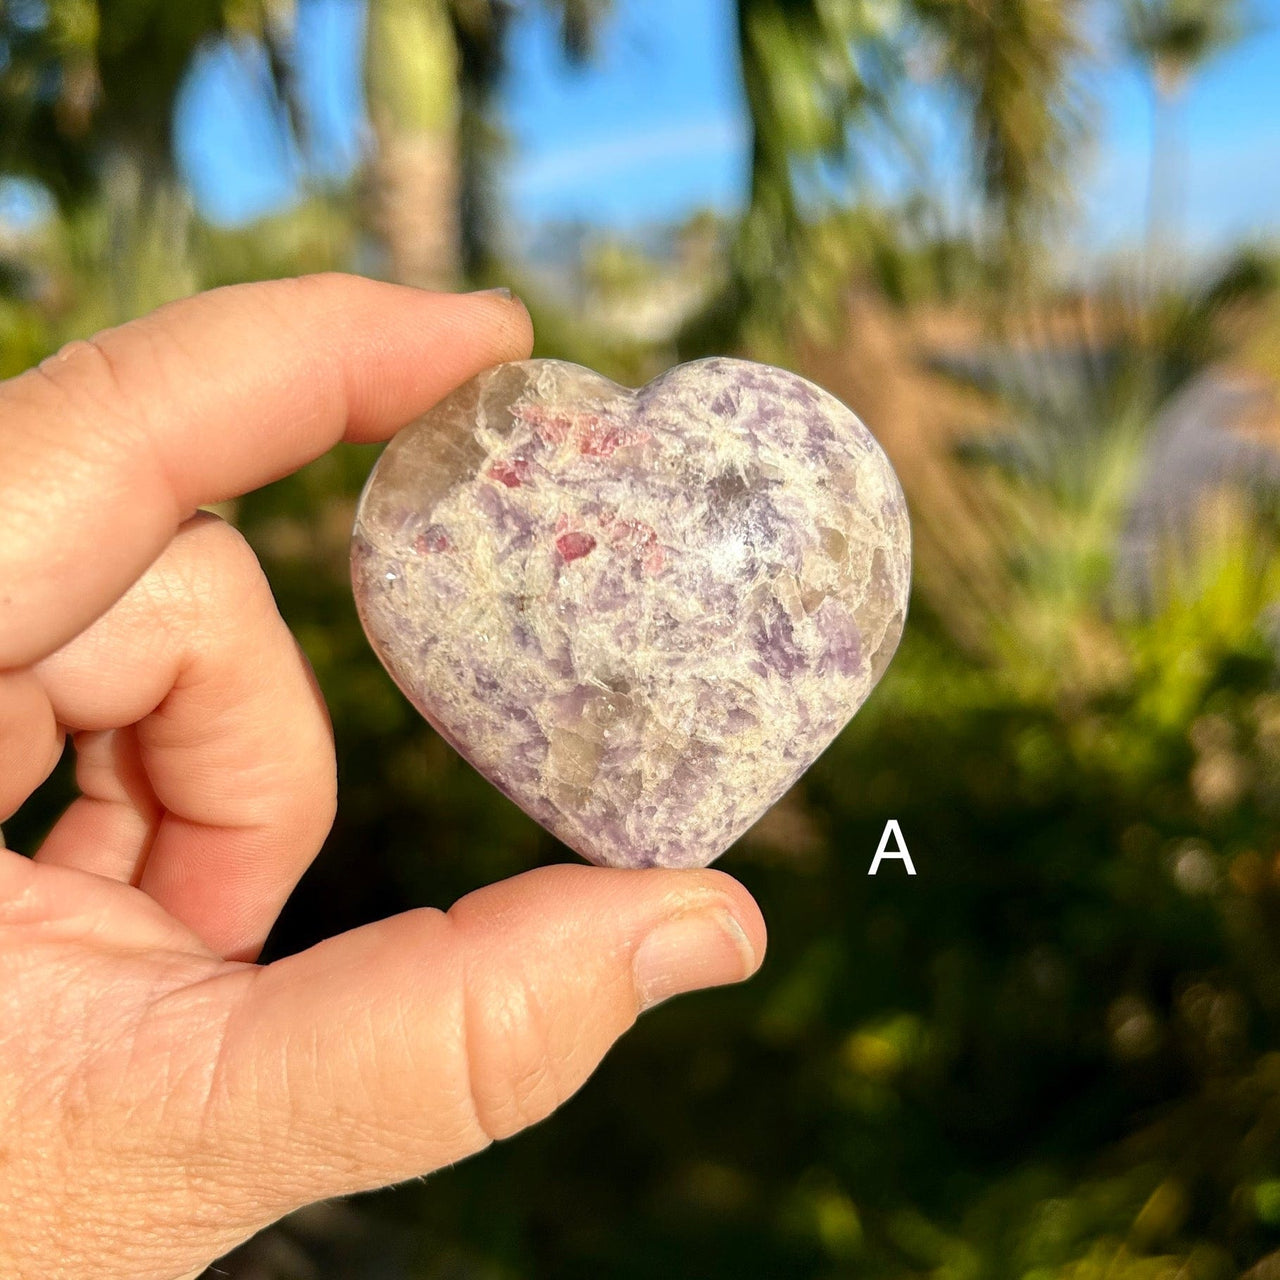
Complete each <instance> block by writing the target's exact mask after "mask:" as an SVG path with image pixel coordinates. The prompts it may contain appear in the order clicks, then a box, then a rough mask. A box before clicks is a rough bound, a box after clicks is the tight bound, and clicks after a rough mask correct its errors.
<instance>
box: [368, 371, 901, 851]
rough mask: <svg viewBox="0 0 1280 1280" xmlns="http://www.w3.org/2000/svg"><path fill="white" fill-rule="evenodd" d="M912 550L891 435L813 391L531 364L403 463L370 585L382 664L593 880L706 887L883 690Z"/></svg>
mask: <svg viewBox="0 0 1280 1280" xmlns="http://www.w3.org/2000/svg"><path fill="white" fill-rule="evenodd" d="M910 540H911V539H910V530H909V526H908V523H907V511H906V504H905V502H904V500H903V496H902V490H901V489H900V488H899V485H898V481H897V477H896V476H895V475H894V473H893V469H892V467H891V466H890V465H889V462H888V459H887V458H886V457H885V456H884V454H883V453H882V452H881V450H880V448H879V446H878V445H877V444H876V442H875V440H874V439H873V438H872V436H871V434H870V433H869V432H868V431H867V429H866V428H865V427H864V426H863V425H862V423H861V422H859V421H858V419H857V418H856V417H855V416H854V415H853V414H852V413H851V412H850V411H849V410H848V409H847V408H845V406H844V405H842V404H841V403H840V402H839V401H838V400H836V399H835V398H834V397H832V396H830V395H828V394H827V393H826V392H825V391H822V390H820V389H819V388H818V387H815V386H814V385H813V384H812V383H809V382H806V381H805V380H804V379H803V378H799V377H797V376H796V375H795V374H792V373H787V372H784V371H783V370H781V369H774V368H770V367H768V366H765V365H759V364H752V363H749V362H747V361H742V360H729V359H719V358H716V359H710V360H700V361H697V362H695V363H693V364H686V365H681V366H679V367H678V368H675V369H672V370H671V371H670V372H668V373H666V374H664V375H663V376H662V377H660V378H657V379H655V380H654V381H653V382H651V383H649V384H648V385H647V386H645V387H643V388H641V389H640V390H639V391H632V390H629V389H628V388H625V387H620V386H618V385H617V384H616V383H613V382H610V381H609V380H608V379H606V378H603V377H601V376H600V375H599V374H596V373H592V372H591V371H590V370H588V369H583V368H581V367H579V366H577V365H572V364H565V363H563V362H562V361H559V360H528V361H523V362H520V363H514V364H506V365H499V366H498V367H496V368H493V369H489V370H488V371H486V372H485V373H482V374H480V375H479V376H478V377H476V378H474V379H473V380H472V381H471V382H469V383H467V384H466V385H465V386H463V387H461V388H460V389H459V390H457V391H456V392H454V393H453V394H452V395H451V396H449V398H448V399H446V400H445V401H443V402H442V403H441V404H439V405H438V406H437V407H436V408H435V409H433V410H432V411H431V412H430V413H428V414H427V415H426V416H425V417H423V418H422V419H420V420H419V421H417V422H415V423H414V424H413V425H411V426H409V427H406V428H405V429H404V430H403V431H402V432H400V434H399V435H397V436H396V438H395V439H394V440H392V442H391V443H390V444H389V445H388V446H387V449H386V451H385V452H384V453H383V455H382V457H381V458H380V460H379V462H378V464H377V466H376V467H375V469H374V472H373V474H372V476H370V478H369V483H368V485H367V486H366V488H365V492H364V496H363V497H362V499H361V502H360V509H359V513H358V516H357V519H356V528H355V534H354V539H353V547H352V571H353V577H354V584H355V595H356V602H357V604H358V606H359V610H360V616H361V619H362V620H363V622H364V627H365V630H366V632H367V633H368V636H369V639H370V640H371V642H372V643H373V646H374V648H375V649H376V650H377V653H378V656H379V657H380V658H381V659H382V661H383V663H384V664H385V665H386V667H387V669H388V671H390V673H391V675H392V676H393V677H394V678H395V681H396V683H397V684H398V685H399V686H400V688H401V689H402V690H403V691H404V692H405V694H406V695H407V696H408V697H409V699H410V700H411V701H412V702H413V704H414V706H415V707H417V708H418V710H419V711H420V712H421V713H422V714H423V715H424V716H425V717H426V718H427V720H429V721H430V722H431V724H432V725H434V726H435V728H436V729H437V730H439V732H440V733H441V734H442V735H443V736H444V737H445V739H447V740H448V741H449V742H450V743H452V744H453V746H454V747H456V748H457V750H458V751H459V752H460V753H461V754H462V755H463V756H464V757H465V758H466V759H467V760H469V761H470V762H471V763H472V764H473V765H475V767H476V768H477V769H479V770H480V772H481V773H483V774H484V775H485V777H487V778H488V779H489V780H490V781H491V782H492V783H494V785H495V786H497V787H499V788H500V789H501V790H502V791H504V792H506V794H507V795H509V796H510V797H511V798H512V799H513V800H514V801H515V802H516V803H517V804H519V805H520V806H521V807H522V808H523V809H524V810H525V811H526V812H527V813H529V814H531V815H532V816H533V817H534V818H536V819H537V820H538V821H539V822H541V823H542V824H543V825H544V826H545V827H547V828H548V830H550V831H551V832H552V833H554V834H555V835H556V836H558V837H559V838H560V839H561V840H563V841H564V843H565V844H567V845H569V846H570V847H571V848H573V849H576V850H577V851H578V852H579V853H580V854H582V855H583V857H585V858H587V859H589V860H590V861H592V862H598V863H604V864H607V865H610V866H622V867H642V866H652V865H658V866H667V867H698V866H705V865H706V864H707V863H709V862H711V861H713V860H714V859H715V858H717V857H719V855H720V854H721V853H723V852H724V850H725V849H726V848H728V846H729V845H730V844H732V842H733V841H734V840H736V839H737V838H738V836H740V835H741V834H742V833H743V832H744V831H745V830H746V829H747V828H748V827H749V826H750V825H751V824H752V823H753V822H755V820H756V819H757V818H759V817H760V816H761V814H763V813H764V811H765V810H766V809H767V808H768V807H769V806H770V805H771V804H773V803H774V801H776V800H777V799H778V798H779V797H780V796H781V795H782V794H783V792H785V791H786V790H787V788H788V787H790V786H791V784H792V783H793V782H795V780H796V779H797V778H798V777H799V776H800V775H801V774H802V773H803V772H804V770H805V769H807V768H808V767H809V765H810V764H812V763H813V761H814V759H815V757H817V755H818V754H819V753H820V752H821V751H822V750H823V748H825V747H826V746H827V744H828V743H829V742H830V741H831V739H832V738H833V737H834V736H835V735H836V734H837V733H838V732H839V731H840V729H841V728H842V727H843V726H844V725H845V723H846V722H847V721H848V720H849V718H850V717H851V716H852V715H853V714H854V712H855V711H857V710H858V708H859V707H860V706H861V705H862V703H863V701H864V700H865V699H866V697H867V695H868V694H869V693H870V692H871V690H872V688H873V687H874V685H875V684H876V682H877V681H878V680H879V679H880V676H881V675H882V674H883V672H884V669H885V667H886V666H887V665H888V663H889V659H890V658H891V657H892V656H893V651H894V649H895V648H896V646H897V643H898V640H899V637H900V636H901V634H902V626H903V621H904V618H905V614H906V607H907V591H908V586H909V581H910V574H911V567H910V566H911V550H910Z"/></svg>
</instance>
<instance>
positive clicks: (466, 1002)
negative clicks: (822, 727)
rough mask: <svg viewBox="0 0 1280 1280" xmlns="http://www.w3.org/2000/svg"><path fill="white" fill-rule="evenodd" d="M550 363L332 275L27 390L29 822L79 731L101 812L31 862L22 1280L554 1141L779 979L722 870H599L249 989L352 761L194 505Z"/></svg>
mask: <svg viewBox="0 0 1280 1280" xmlns="http://www.w3.org/2000/svg"><path fill="white" fill-rule="evenodd" d="M529 346H530V329H529V322H528V317H527V315H526V313H525V312H524V309H523V308H522V307H521V306H520V305H519V304H518V303H513V302H510V301H505V300H503V299H502V298H501V297H497V296H482V295H470V296H454V295H447V294H430V293H424V292H419V291H417V290H412V289H404V288H398V287H395V286H392V285H384V284H374V283H371V282H368V281H363V280H359V279H354V278H346V277H314V278H308V279H300V280H290V281H281V282H277V283H273V284H264V285H248V286H241V287H237V288H231V289H224V290H219V291H217V292H215V293H210V294H207V295H204V296H202V297H198V298H193V299H190V300H188V301H184V302H179V303H175V304H173V305H172V306H169V307H165V308H163V309H162V310H160V311H158V312H156V313H155V314H154V315H152V316H149V317H147V318H146V319H143V320H140V321H138V322H136V323H134V324H130V325H125V326H124V327H123V328H120V329H116V330H112V331H110V332H107V333H104V334H101V335H99V336H98V337H97V338H96V339H94V340H93V341H91V342H78V343H73V344H72V345H71V346H69V347H67V348H66V349H65V350H63V351H62V352H60V353H59V354H58V355H56V356H54V357H52V358H51V359H49V360H47V361H45V362H44V364H42V365H41V366H40V367H39V368H38V369H33V370H30V371H29V372H27V373H25V374H23V375H22V376H20V377H18V378H15V379H13V380H12V381H10V382H8V383H5V384H2V385H0V459H3V465H2V466H0V819H3V818H5V817H7V816H9V815H10V814H11V813H12V812H13V811H14V810H15V809H16V808H17V807H18V806H19V805H20V804H21V803H22V802H23V800H24V799H25V798H26V797H27V796H28V795H29V794H30V793H31V791H32V790H33V789H34V788H35V787H37V786H38V785H39V784H40V783H41V782H42V781H44V779H45V778H46V777H47V776H48V773H49V771H50V769H51V768H52V767H53V765H54V763H55V761H56V760H57V759H58V757H59V754H60V752H61V750H62V745H63V735H64V734H65V733H70V734H71V735H72V738H73V741H74V744H75V750H76V757H77V773H76V777H77V781H78V784H79V790H80V793H81V794H80V797H79V798H78V799H77V800H76V801H75V802H74V803H73V804H72V805H71V807H70V808H69V809H68V811H67V813H66V814H65V815H64V816H63V818H62V819H61V820H60V821H59V822H58V824H57V826H56V827H55V828H54V829H53V831H52V833H51V834H50V835H49V837H48V839H47V840H46V841H45V843H44V845H43V846H42V847H41V848H40V850H39V851H38V852H37V853H36V855H35V857H34V859H28V858H26V857H22V856H20V855H19V854H17V853H15V852H12V851H7V850H3V849H0V1274H3V1275H4V1276H6V1277H16V1278H19V1280H36V1278H37V1277H38V1278H39V1280H53V1278H54V1277H60V1278H62V1280H77V1278H79V1277H94V1278H95V1280H98V1278H101V1277H107V1276H119V1277H126V1276H127V1277H129V1280H152V1278H154V1280H169V1278H171V1277H175V1276H180V1275H188V1274H190V1275H194V1274H197V1273H198V1272H199V1271H200V1270H201V1269H202V1268H203V1267H204V1266H205V1265H206V1264H207V1263H208V1262H210V1261H211V1260H212V1259H214V1258H216V1257H217V1256H218V1255H219V1254H221V1253H223V1252H225V1251H226V1250H227V1249H229V1248H231V1247H232V1246H233V1245H235V1244H237V1243H238V1242H239V1241H241V1240H243V1239H245V1238H246V1237H248V1236H249V1235H251V1234H252V1233H253V1232H255V1231H257V1230H258V1229H259V1228H261V1227H262V1226H264V1225H265V1224H267V1223H269V1222H271V1221H272V1220H273V1219H275V1218H277V1217H279V1216H280V1215H282V1214H284V1213H286V1212H288V1211H289V1210H291V1209H294V1208H296V1207H298V1206H300V1205H303V1204H305V1203H307V1202H309V1201H312V1200H317V1199H321V1198H323V1197H326V1196H332V1195H336V1194H341V1193H347V1192H354V1191H359V1190H363V1189H367V1188H371V1187H376V1186H381V1185H384V1184H386V1183H390V1182H394V1181H397V1180H399V1179H403V1178H406V1177H410V1176H413V1175H417V1174H421V1173H425V1172H427V1171H428V1170H431V1169H435V1168H438V1167H439V1166H441V1165H444V1164H448V1163H450V1162H452V1161H455V1160H458V1159H460V1158H461V1157H463V1156H466V1155H469V1154H470V1153H472V1152H475V1151H478V1150H480V1149H481V1148H482V1147H484V1146H485V1145H486V1144H487V1143H489V1142H490V1141H491V1140H493V1139H495V1138H501V1137H505V1136H507V1135H508V1134H512V1133H515V1132H516V1131H517V1130H519V1129H521V1128H523V1127H524V1126H526V1125H528V1124H532V1123H534V1122H535V1121H537V1120H540V1119H541V1118H543V1117H544V1116H546V1115H547V1114H548V1113H549V1112H551V1111H552V1110H553V1109H554V1108H555V1107H557V1106H558V1105H559V1104H560V1103H561V1102H563V1101H564V1100H565V1099H566V1098H567V1097H569V1095H570V1094H572V1093H573V1092H574V1090H575V1089H577V1088H578V1086H579V1085H580V1084H581V1083H582V1082H583V1080H585V1079H586V1077H587V1076H588V1075H589V1074H590V1072H591V1071H592V1070H593V1069H594V1067H595V1065H596V1063H597V1062H598V1061H599V1059H600V1058H601V1056H602V1055H603V1054H604V1052H605V1051H606V1050H607V1049H608V1047H609V1045H610V1044H611V1043H612V1042H613V1041H614V1040H615V1039H616V1038H617V1037H618V1036H619V1035H620V1034H621V1033H622V1032H623V1031H624V1030H626V1029H627V1027H629V1026H630V1025H631V1023H632V1021H633V1020H634V1018H635V1016H636V1014H637V1012H638V1011H639V1010H640V1009H642V1008H644V1007H646V1005H648V1004H651V1003H653V1002H654V1001H656V1000H659V999H662V998H664V997H666V996H669V995H672V994H675V993H676V992H680V991H686V990H690V989H692V988H694V987H699V986H710V985H714V984H716V983H722V982H733V981H737V980H739V979H741V978H743V977H745V976H746V975H747V974H748V973H749V972H750V971H752V970H754V969H755V967H756V966H757V964H758V963H759V961H760V958H761V956H762V954H763V950H764V925H763V923H762V921H761V919H760V916H759V913H758V911H757V909H756V907H755V905H754V903H753V902H752V901H751V899H750V897H749V896H748V895H747V894H746V892H745V891H744V890H743V889H742V888H741V887H740V886H738V885H737V884H736V883H735V882H734V881H732V880H730V879H729V878H728V877H726V876H724V875H721V874H720V873H718V872H714V871H702V872H684V871H641V872H628V871H609V870H602V869H599V868H594V867H586V866H558V867H552V868H546V869H542V870H538V871H532V872H529V873H528V874H526V875H521V876H517V877H516V878H515V879H513V880H510V881H507V882H505V883H503V884H497V885H493V886H490V887H488V888H485V889H481V890H479V891H478V892H476V893H473V894H471V895H469V896H468V897H466V898H463V899H462V900H461V901H460V902H458V903H456V904H455V905H454V906H453V908H452V909H451V910H450V911H448V912H447V913H443V912H440V911H435V910H422V911H414V912H410V913H408V914H406V915H403V916H399V917H396V918H394V919H391V920H384V921H382V922H380V923H378V924H374V925H369V926H367V927H366V928H363V929H357V930H355V931H354V932H352V933H349V934H345V935H343V936H341V937H338V938H333V939H331V940H329V941H327V942H324V943H322V944H320V945H319V946H317V947H314V948H313V949H312V950H310V951H307V952H304V953H302V954H301V955H296V956H292V957H290V958H288V959H285V960H281V961H278V962H277V963H275V964H272V965H267V966H262V965H257V964H255V963H253V961H254V958H255V957H256V956H257V954H258V951H259V948H260V947H261V945H262V942H263V940H264V938H265V937H266V934H267V931H268V929H269V928H270V927H271V924H272V921H273V920H274V919H275V917H276V914H277V913H278V912H279V910H280V907H281V905H282V904H283V902H284V900H285V898H286V897H287V896H288V894H289V892H290V890H291V889H292V888H293V885H294V884H295V882H296V881H297V879H298V877H299V876H300V875H301V874H302V872H303V871H304V870H305V869H306V867H307V864H308V863H309V862H310V860H311V859H312V858H313V857H314V856H315V854H316V851H317V850H318V849H319V847H320V844H321V842H322V841H323V839H324V837H325V834H326V832H327V831H328V829H329V826H330V823H331V820H332V817H333V811H334V804H335V784H334V755H333V745H332V739H331V735H330V729H329V724H328V719H327V716H326V714H325V710H324V706H323V703H322V702H321V698H320V695H319V693H318V691H317V689H316V687H315V683H314V680H313V678H312V676H311V674H310V671H309V669H308V666H307V663H306V661H305V659H304V658H303V657H302V656H301V654H300V652H299V650H298V648H297V646H296V644H295V643H294V640H293V638H292V636H291V635H290V634H289V632H288V630H287V629H286V628H285V626H284V623H283V622H282V621H281V619H280V616H279V614H278V613H277V612H276V609H275V606H274V603H273V601H272V598H271V593H270V590H269V588H268V586H267V583H266V581H265V579H264V578H263V575H262V572H261V570H260V569H259V567H258V564H257V562H256V560H255V559H254V556H253V553H252V552H251V551H250V550H249V548H248V546H247V545H246V544H245V543H244V541H243V540H242V539H241V538H240V536H239V535H238V534H237V533H236V532H235V530H234V529H232V528H230V527H229V526H228V525H226V524H223V523H222V522H220V521H219V520H217V519H215V518H214V517H212V516H210V515H206V514H202V513H198V512H197V508H198V507H200V506H201V505H202V504H208V503H214V502H218V501H222V500H225V499H228V498H231V497H233V496H235V495H237V494H240V493H243V492H245V491H246V490H248V489H251V488H253V487H254V486H257V485H261V484H264V483H266V482H267V481H270V480H273V479H276V478H277V477H279V476H282V475H285V474H286V473H287V472H289V471H291V470H293V469H294V468H296V467H298V466H300V465H302V464H303V463H305V462H307V461H309V460H310V459H312V458H315V457H316V456H317V455H318V454H320V453H322V452H323V451H324V450H325V449H327V448H328V447H329V446H330V445H332V444H334V443H336V442H337V441H339V440H341V439H346V440H359V441H371V440H382V439H385V438H386V437H387V436H389V435H390V434H391V433H392V432H393V431H395V430H396V429H397V428H398V427H400V426H401V425H403V424H404V423H405V422H407V421H409V420H410V419H411V418H413V417H415V416H416V415H417V414H419V413H421V412H422V411H423V410H425V409H426V408H428V407H429V406H430V405H431V404H432V403H433V402H434V401H435V400H437V399H438V398H439V397H440V396H441V395H443V394H444V393H445V392H447V391H448V390H450V389H451V388H452V387H454V386H456V385H457V384H458V383H460V382H462V381H463V380H464V379H466V378H467V377H469V376H470V375H471V374H473V373H475V372H477V371H478V370H480V369H482V368H484V367H485V366H487V365H490V364H493V363H495V362H497V361H500V360H506V359H516V358H520V357H522V356H524V355H526V354H527V353H528V350H529ZM351 874H352V875H356V874H358V870H357V868H355V867H352V869H351Z"/></svg>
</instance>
